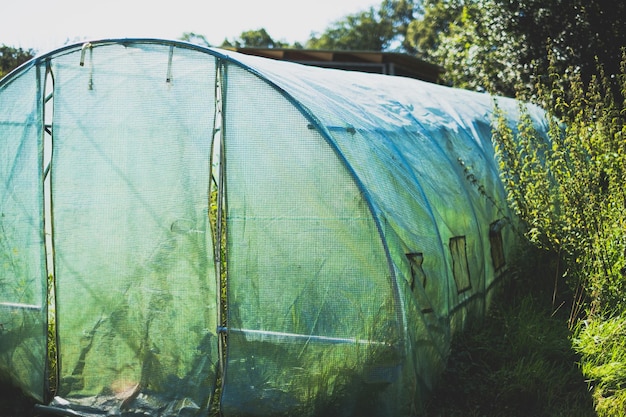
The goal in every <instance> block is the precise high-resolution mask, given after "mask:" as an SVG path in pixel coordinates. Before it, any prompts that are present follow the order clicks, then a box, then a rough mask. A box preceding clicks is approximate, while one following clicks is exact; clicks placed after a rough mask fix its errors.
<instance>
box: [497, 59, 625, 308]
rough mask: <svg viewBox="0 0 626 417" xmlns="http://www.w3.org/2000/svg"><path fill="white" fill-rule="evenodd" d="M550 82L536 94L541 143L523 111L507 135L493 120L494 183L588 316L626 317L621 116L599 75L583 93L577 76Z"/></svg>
mask: <svg viewBox="0 0 626 417" xmlns="http://www.w3.org/2000/svg"><path fill="white" fill-rule="evenodd" d="M551 79H552V84H551V85H548V86H542V87H539V89H538V91H539V92H540V93H541V94H542V96H541V97H543V102H544V104H546V105H547V106H546V107H547V108H548V109H550V110H549V112H548V120H549V122H550V130H549V138H547V140H546V138H542V137H540V136H539V135H538V134H537V131H536V130H535V128H534V126H533V124H532V121H531V120H530V118H529V116H528V113H527V111H526V110H525V109H524V108H522V118H521V122H520V124H519V126H517V127H516V130H515V131H514V130H513V128H512V127H510V126H506V125H505V122H504V119H503V118H502V115H501V114H500V115H499V116H500V117H499V118H498V121H497V122H496V124H495V128H494V141H495V146H496V152H497V154H498V156H499V158H500V165H501V168H502V172H503V174H502V178H503V181H504V183H505V185H506V187H507V190H508V195H509V200H510V203H511V205H512V207H513V208H514V210H515V211H516V213H517V214H518V215H519V216H520V218H521V219H522V220H523V221H524V222H525V223H526V225H527V226H528V230H527V236H528V237H529V239H530V240H531V241H532V242H533V243H535V244H537V245H538V246H540V247H544V248H547V249H549V250H552V251H554V252H556V253H559V254H560V255H561V256H562V257H563V259H564V260H565V273H566V274H567V275H568V276H569V277H570V284H571V285H572V286H574V287H575V288H578V289H580V290H582V291H583V292H584V294H585V295H586V296H587V300H588V304H587V307H588V308H589V313H591V314H609V315H610V314H612V313H615V312H619V311H623V310H624V309H626V299H625V298H624V295H623V294H624V293H625V290H626V279H625V277H624V271H625V269H624V267H625V266H626V262H625V259H624V255H625V250H626V238H625V230H626V210H625V209H626V207H625V204H626V193H625V192H626V177H625V176H624V173H625V172H624V170H625V169H626V142H625V141H624V134H626V129H625V127H624V119H623V114H621V113H620V111H619V108H618V106H616V104H615V103H614V101H613V99H612V97H613V95H612V92H611V86H610V83H609V82H608V81H606V79H605V78H604V77H603V76H602V75H600V76H598V77H595V78H593V79H592V81H591V83H590V84H589V85H588V86H587V87H585V86H584V84H583V82H582V80H581V78H580V75H579V74H577V73H573V74H571V75H570V76H569V77H568V78H566V79H565V80H564V79H563V76H561V75H559V74H558V73H557V72H556V71H553V72H552V73H551ZM624 79H626V77H625V76H624V75H622V81H623V80H624ZM564 81H565V82H566V83H567V94H566V91H565V90H564V89H563V88H562V87H561V85H563V82H564ZM623 87H624V86H623ZM497 113H498V112H497ZM578 306H581V305H580V304H579V305H578Z"/></svg>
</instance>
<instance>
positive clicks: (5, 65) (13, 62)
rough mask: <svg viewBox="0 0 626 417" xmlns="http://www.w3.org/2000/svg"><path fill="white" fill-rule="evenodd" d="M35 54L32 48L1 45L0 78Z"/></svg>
mask: <svg viewBox="0 0 626 417" xmlns="http://www.w3.org/2000/svg"><path fill="white" fill-rule="evenodd" d="M34 56H35V51H33V50H32V49H28V50H24V49H22V48H13V47H11V46H7V45H0V78H2V77H4V76H5V75H6V74H8V73H9V72H11V71H12V70H13V69H15V68H17V67H18V66H20V65H21V64H23V63H24V62H26V61H28V60H29V59H31V58H32V57H34Z"/></svg>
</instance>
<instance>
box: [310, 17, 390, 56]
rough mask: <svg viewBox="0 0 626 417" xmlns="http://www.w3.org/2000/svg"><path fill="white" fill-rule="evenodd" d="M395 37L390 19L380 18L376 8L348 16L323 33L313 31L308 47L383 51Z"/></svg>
mask: <svg viewBox="0 0 626 417" xmlns="http://www.w3.org/2000/svg"><path fill="white" fill-rule="evenodd" d="M392 37H393V26H392V24H391V22H390V21H387V20H382V19H380V18H379V16H378V14H377V12H376V10H374V8H373V7H372V8H370V9H369V10H366V11H362V12H359V13H355V14H351V15H348V16H346V17H345V18H344V19H342V20H339V21H337V22H335V23H334V24H332V25H331V26H330V27H329V28H328V29H326V31H325V32H324V33H322V34H321V35H318V34H315V33H313V34H312V35H311V38H310V39H309V40H308V41H307V43H306V47H307V48H311V49H335V50H360V51H364V50H368V51H370V50H371V51H382V50H384V49H386V48H387V47H388V46H389V43H390V41H391V38H392Z"/></svg>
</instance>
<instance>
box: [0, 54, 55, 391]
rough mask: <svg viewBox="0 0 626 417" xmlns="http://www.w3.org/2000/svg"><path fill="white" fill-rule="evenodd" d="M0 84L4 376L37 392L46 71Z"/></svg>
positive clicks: (0, 363) (42, 366)
mask: <svg viewBox="0 0 626 417" xmlns="http://www.w3.org/2000/svg"><path fill="white" fill-rule="evenodd" d="M6 80H7V82H6V83H4V84H2V85H0V109H2V111H1V112H0V147H1V149H0V155H1V158H0V160H1V162H0V375H2V378H3V379H7V380H9V381H10V382H12V383H13V384H14V385H16V386H18V387H19V388H21V389H22V390H23V391H24V392H25V393H27V394H28V395H30V396H32V397H33V398H35V399H37V400H39V401H43V400H44V398H45V391H46V389H45V388H46V385H47V384H46V382H47V379H46V357H47V333H48V329H47V311H48V305H47V298H46V286H47V285H46V282H47V273H46V265H45V247H44V244H43V235H44V233H43V212H44V207H43V206H44V205H43V199H42V198H41V196H42V194H43V177H44V168H43V166H42V155H41V150H42V149H43V143H42V141H43V118H42V115H43V111H42V109H43V101H44V89H45V86H44V84H45V71H43V70H40V68H39V67H36V66H32V67H30V68H29V69H28V70H26V71H24V72H22V73H18V74H16V75H15V76H14V78H12V79H6Z"/></svg>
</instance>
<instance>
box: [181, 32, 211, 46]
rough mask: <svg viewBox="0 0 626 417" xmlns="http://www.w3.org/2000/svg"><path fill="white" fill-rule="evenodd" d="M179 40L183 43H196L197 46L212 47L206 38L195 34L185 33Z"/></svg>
mask: <svg viewBox="0 0 626 417" xmlns="http://www.w3.org/2000/svg"><path fill="white" fill-rule="evenodd" d="M179 39H180V40H181V41H185V42H190V43H194V44H196V45H202V46H211V44H210V43H209V41H208V40H207V38H206V36H204V35H200V34H198V33H195V32H185V33H183V35H182V36H181V37H180V38H179Z"/></svg>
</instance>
